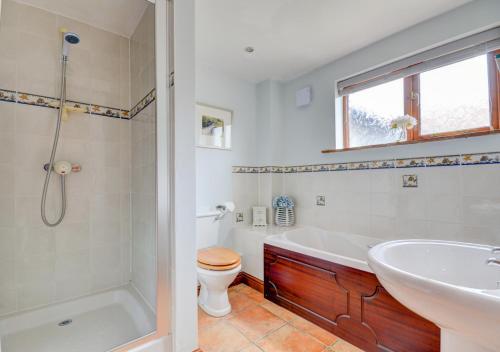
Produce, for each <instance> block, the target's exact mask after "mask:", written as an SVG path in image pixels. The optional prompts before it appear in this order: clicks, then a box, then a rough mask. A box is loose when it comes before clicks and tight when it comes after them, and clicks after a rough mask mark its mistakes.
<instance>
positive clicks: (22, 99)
mask: <svg viewBox="0 0 500 352" xmlns="http://www.w3.org/2000/svg"><path fill="white" fill-rule="evenodd" d="M155 99H156V92H155V90H154V89H153V90H151V91H150V92H149V93H148V94H147V95H146V96H145V97H144V98H142V99H141V101H139V103H137V104H136V105H135V106H134V107H133V108H132V110H125V109H118V108H112V107H108V106H101V105H97V104H91V103H82V102H77V101H71V100H68V101H66V104H68V105H69V106H71V107H75V108H81V109H84V111H85V113H86V114H89V115H99V116H107V117H113V118H117V119H125V120H129V119H131V118H133V117H134V116H135V115H137V114H138V113H139V112H141V111H142V110H143V109H144V108H146V107H147V106H148V105H149V104H151V103H152V102H153V101H155ZM0 101H3V102H8V103H17V104H25V105H34V106H40V107H45V108H50V109H59V99H58V98H53V97H46V96H43V95H37V94H30V93H24V92H16V91H12V90H7V89H0Z"/></svg>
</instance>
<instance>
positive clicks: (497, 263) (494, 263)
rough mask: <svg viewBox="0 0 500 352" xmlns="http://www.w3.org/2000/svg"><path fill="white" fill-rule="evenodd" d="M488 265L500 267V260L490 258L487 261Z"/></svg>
mask: <svg viewBox="0 0 500 352" xmlns="http://www.w3.org/2000/svg"><path fill="white" fill-rule="evenodd" d="M486 264H487V265H500V259H497V258H489V259H487V260H486Z"/></svg>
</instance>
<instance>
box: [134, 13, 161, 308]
mask: <svg viewBox="0 0 500 352" xmlns="http://www.w3.org/2000/svg"><path fill="white" fill-rule="evenodd" d="M130 55H131V73H132V80H131V82H132V86H131V87H132V105H135V104H137V103H138V102H139V100H141V99H142V98H143V97H144V96H145V95H146V94H147V93H149V92H150V91H151V90H152V89H153V88H154V6H153V5H152V4H149V5H148V8H147V9H146V12H145V13H144V15H143V17H142V19H141V21H140V23H139V25H138V26H137V29H136V31H135V33H134V34H133V35H132V38H131V52H130ZM155 127H156V108H155V104H154V103H151V104H149V105H148V106H147V107H146V108H145V109H144V110H142V111H141V112H140V113H139V114H137V115H136V116H135V117H134V118H133V119H132V284H133V285H134V286H135V287H136V288H137V289H138V290H139V292H140V293H141V294H142V295H143V296H144V298H145V299H146V301H147V302H148V303H149V305H150V306H151V307H152V308H153V309H154V308H155V307H156V304H155V302H156V227H155V225H156V218H155V216H156V211H155V207H156V198H155V192H156V188H155V185H156V149H155V148H156V139H155V137H156V129H155Z"/></svg>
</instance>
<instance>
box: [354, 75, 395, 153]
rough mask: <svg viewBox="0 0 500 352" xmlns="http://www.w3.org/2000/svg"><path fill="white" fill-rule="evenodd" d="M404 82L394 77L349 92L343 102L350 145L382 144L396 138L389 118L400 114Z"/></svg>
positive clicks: (393, 140)
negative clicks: (345, 101)
mask: <svg viewBox="0 0 500 352" xmlns="http://www.w3.org/2000/svg"><path fill="white" fill-rule="evenodd" d="M403 86H404V82H403V79H398V80H395V81H392V82H389V83H385V84H381V85H379V86H376V87H373V88H368V89H365V90H362V91H360V92H357V93H353V94H351V95H349V102H348V104H347V108H348V113H347V115H348V116H349V119H348V121H346V123H348V124H349V129H348V130H349V135H348V136H347V138H346V140H348V141H349V146H350V147H361V146H366V145H373V144H386V143H392V142H396V141H397V140H398V134H397V131H395V130H393V129H391V120H392V119H394V118H396V117H398V116H401V115H404V90H403Z"/></svg>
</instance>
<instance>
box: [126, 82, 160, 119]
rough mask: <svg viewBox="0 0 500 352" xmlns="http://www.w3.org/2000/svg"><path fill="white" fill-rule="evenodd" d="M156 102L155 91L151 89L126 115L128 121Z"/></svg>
mask: <svg viewBox="0 0 500 352" xmlns="http://www.w3.org/2000/svg"><path fill="white" fill-rule="evenodd" d="M155 100H156V89H154V88H153V89H152V90H151V91H150V92H149V93H148V94H146V96H145V97H144V98H142V99H141V100H140V101H139V102H138V103H137V104H136V105H135V106H134V107H133V108H132V109H131V110H130V112H129V113H128V115H129V116H130V117H129V118H130V119H133V118H134V117H135V116H136V115H137V114H138V113H140V112H141V111H142V110H144V109H145V108H146V107H147V106H148V105H149V104H151V103H152V102H153V101H155Z"/></svg>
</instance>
